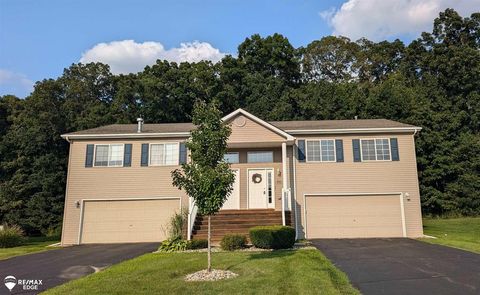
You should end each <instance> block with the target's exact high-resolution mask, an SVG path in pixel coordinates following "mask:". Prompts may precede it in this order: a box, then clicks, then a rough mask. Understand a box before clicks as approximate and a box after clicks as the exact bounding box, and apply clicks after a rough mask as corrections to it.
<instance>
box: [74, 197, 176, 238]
mask: <svg viewBox="0 0 480 295" xmlns="http://www.w3.org/2000/svg"><path fill="white" fill-rule="evenodd" d="M179 210H180V199H179V198H169V199H149V200H108V201H104V200H101V201H97V200H95V201H88V200H86V201H85V202H84V204H83V222H82V227H81V237H80V243H82V244H91V243H135V242H157V241H163V240H164V239H166V231H167V225H168V222H169V220H170V218H171V217H172V216H173V215H174V214H175V212H179Z"/></svg>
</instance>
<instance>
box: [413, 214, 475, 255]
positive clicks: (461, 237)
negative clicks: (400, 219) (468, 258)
mask: <svg viewBox="0 0 480 295" xmlns="http://www.w3.org/2000/svg"><path fill="white" fill-rule="evenodd" d="M423 230H424V234H426V235H429V236H434V237H437V238H438V239H421V240H422V241H425V242H429V243H434V244H440V245H445V246H451V247H455V248H459V249H464V250H468V251H472V252H476V253H480V217H476V218H474V217H465V218H451V219H441V218H425V219H423Z"/></svg>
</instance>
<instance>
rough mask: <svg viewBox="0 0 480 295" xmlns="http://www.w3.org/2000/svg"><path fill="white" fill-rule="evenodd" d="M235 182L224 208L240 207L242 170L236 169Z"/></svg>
mask: <svg viewBox="0 0 480 295" xmlns="http://www.w3.org/2000/svg"><path fill="white" fill-rule="evenodd" d="M233 172H234V173H235V182H234V183H233V190H232V192H231V193H230V195H229V196H228V198H227V200H226V201H225V203H224V204H223V207H222V209H223V210H232V209H240V170H238V169H234V170H233Z"/></svg>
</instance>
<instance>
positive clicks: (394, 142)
mask: <svg viewBox="0 0 480 295" xmlns="http://www.w3.org/2000/svg"><path fill="white" fill-rule="evenodd" d="M390 150H391V153H392V161H400V156H399V155H398V140H397V139H396V138H390Z"/></svg>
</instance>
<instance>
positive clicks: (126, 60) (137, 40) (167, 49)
mask: <svg viewBox="0 0 480 295" xmlns="http://www.w3.org/2000/svg"><path fill="white" fill-rule="evenodd" d="M357 2H360V4H359V3H357ZM384 2H387V3H389V4H392V3H394V2H398V3H397V4H398V5H400V8H399V6H398V5H397V6H396V8H395V9H396V13H397V12H398V10H400V11H401V10H402V9H403V10H404V13H405V14H407V15H410V16H411V15H412V11H413V18H412V21H411V22H408V23H407V24H405V17H403V16H402V15H400V16H399V17H398V18H399V19H398V20H395V18H392V17H391V14H390V16H388V13H389V10H391V9H392V8H391V5H385V4H384ZM416 2H418V3H416ZM428 2H429V3H430V2H433V3H434V4H435V5H433V6H430V7H429V6H427V7H425V5H423V3H422V2H421V1H420V0H390V1H382V0H359V1H354V0H348V1H347V0H345V1H340V0H326V1H325V0H322V1H307V0H297V1H295V0H240V1H239V0H223V1H214V0H203V1H193V0H188V1H183V0H177V1H145V0H144V1H138V0H137V1H131V0H129V1H118V0H117V1H112V0H101V1H100V0H97V1H88V0H83V1H74V0H62V1H60V0H45V1H38V0H0V95H3V94H15V95H18V96H20V97H25V96H26V95H28V93H29V92H30V91H31V90H32V84H33V83H34V82H35V81H37V80H41V79H44V78H56V77H58V76H59V75H61V73H62V71H63V69H64V68H65V67H68V66H69V65H70V64H72V63H76V62H79V61H84V62H87V61H103V62H107V63H109V64H111V66H112V69H114V72H116V73H119V72H128V71H137V70H139V69H141V68H142V67H143V66H145V64H142V63H147V64H148V63H152V61H154V60H155V59H156V58H166V59H169V60H175V61H181V60H187V61H195V60H197V59H199V58H200V59H211V60H213V61H216V60H218V59H220V58H221V57H222V56H223V55H224V54H235V53H236V47H237V46H238V44H240V43H241V42H242V41H243V40H244V39H245V38H246V37H248V36H250V35H252V34H255V33H259V34H261V35H263V36H266V35H269V34H273V33H275V32H278V33H281V34H283V35H284V36H286V37H288V38H289V40H290V42H291V43H292V44H293V45H294V46H303V45H306V44H308V43H309V42H311V41H312V40H316V39H320V38H321V37H323V36H326V35H330V34H336V35H339V34H341V35H346V36H349V37H351V38H352V39H357V38H358V37H360V36H367V37H369V38H370V39H374V40H376V39H377V40H381V39H385V38H386V39H392V38H396V37H400V38H402V39H403V40H406V41H408V40H410V39H411V38H413V37H415V36H417V35H418V33H419V31H421V30H424V29H428V28H429V26H430V24H431V22H432V20H433V17H434V16H435V15H436V14H438V11H439V10H440V9H443V8H444V7H445V6H447V7H448V6H453V7H454V8H456V9H458V10H459V11H461V12H464V14H465V15H469V14H470V13H471V12H472V11H473V10H474V9H475V7H480V0H472V1H470V0H469V1H467V0H429V1H428ZM449 2H451V3H449ZM343 4H345V5H343ZM342 5H343V6H342ZM415 5H417V6H418V7H416V6H415ZM455 6H458V7H455ZM402 7H403V8H402ZM379 9H380V10H379ZM477 10H478V9H477ZM366 13H368V14H369V17H368V18H365V14H366ZM385 15H387V16H388V17H385ZM419 16H420V17H419ZM418 19H421V20H420V21H418ZM124 40H132V41H130V42H127V41H124ZM194 41H198V42H196V43H192V42H194ZM112 42H113V43H112ZM144 42H149V43H144ZM102 43H104V44H102ZM182 43H184V45H183V46H182V45H181V44H182ZM99 44H100V45H99ZM146 53H147V54H146Z"/></svg>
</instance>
